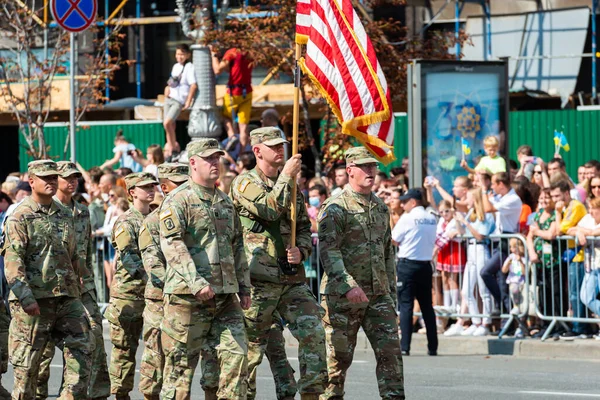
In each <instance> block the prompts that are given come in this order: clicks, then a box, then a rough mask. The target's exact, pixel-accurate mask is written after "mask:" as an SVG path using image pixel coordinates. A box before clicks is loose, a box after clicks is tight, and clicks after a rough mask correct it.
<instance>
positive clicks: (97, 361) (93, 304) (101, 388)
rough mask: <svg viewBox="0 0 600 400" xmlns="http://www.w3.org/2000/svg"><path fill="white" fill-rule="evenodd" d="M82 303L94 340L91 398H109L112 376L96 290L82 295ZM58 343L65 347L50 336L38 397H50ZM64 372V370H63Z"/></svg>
mask: <svg viewBox="0 0 600 400" xmlns="http://www.w3.org/2000/svg"><path fill="white" fill-rule="evenodd" d="M81 303H82V304H83V307H84V308H85V311H86V313H87V316H88V318H89V319H90V324H91V327H92V329H91V334H92V335H93V337H94V340H93V341H92V342H91V346H92V349H91V350H92V369H91V371H90V384H89V388H88V395H89V397H90V398H92V399H93V398H98V397H102V398H107V397H109V396H110V378H109V377H108V366H107V364H106V351H105V350H104V338H103V336H102V314H101V313H100V309H99V308H98V302H97V297H96V291H95V290H93V291H91V292H86V293H84V294H83V295H82V296H81ZM56 345H58V346H59V347H60V349H61V350H62V349H63V343H56V342H55V341H54V339H52V338H50V340H48V344H46V348H45V349H44V352H43V354H42V361H41V362H40V370H39V373H38V384H37V391H36V392H37V393H36V398H37V399H46V398H47V397H48V379H50V364H51V363H52V359H53V358H54V352H55V349H56ZM63 373H64V371H63Z"/></svg>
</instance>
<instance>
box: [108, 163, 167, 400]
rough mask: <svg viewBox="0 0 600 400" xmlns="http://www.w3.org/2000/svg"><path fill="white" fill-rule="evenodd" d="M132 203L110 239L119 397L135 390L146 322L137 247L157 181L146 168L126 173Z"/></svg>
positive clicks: (113, 379)
mask: <svg viewBox="0 0 600 400" xmlns="http://www.w3.org/2000/svg"><path fill="white" fill-rule="evenodd" d="M125 184H126V186H127V193H128V195H129V197H130V200H131V199H133V207H131V208H130V209H129V210H127V211H126V212H125V213H124V214H123V215H121V216H120V217H119V218H118V219H117V221H116V222H115V226H114V227H113V231H112V236H111V241H112V243H113V246H114V247H115V249H116V251H117V254H116V260H117V269H116V272H115V277H114V279H113V282H112V285H111V288H110V304H109V305H108V308H107V309H106V312H105V313H104V316H105V317H106V319H107V320H108V322H109V323H110V340H111V342H112V344H113V349H112V354H111V358H110V369H109V373H110V391H111V393H112V394H114V395H116V398H117V400H118V399H128V398H129V392H131V391H132V390H133V377H134V375H135V353H136V351H137V348H138V344H139V339H140V335H141V333H142V328H143V325H144V320H143V317H142V314H143V312H144V290H145V289H146V280H147V278H146V271H145V270H144V265H143V264H142V256H141V254H140V250H139V247H138V235H139V232H140V228H141V227H142V222H143V220H144V218H145V217H146V215H148V214H149V213H150V203H151V202H152V200H154V189H155V186H156V185H157V184H158V182H157V181H156V178H155V177H154V175H152V174H150V173H147V172H139V173H136V174H129V175H127V176H126V177H125Z"/></svg>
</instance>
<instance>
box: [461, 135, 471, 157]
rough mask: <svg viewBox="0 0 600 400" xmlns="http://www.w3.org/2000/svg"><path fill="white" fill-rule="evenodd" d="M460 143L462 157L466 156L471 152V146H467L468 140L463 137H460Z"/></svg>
mask: <svg viewBox="0 0 600 400" xmlns="http://www.w3.org/2000/svg"><path fill="white" fill-rule="evenodd" d="M460 141H461V145H462V152H463V158H464V156H468V155H469V154H471V146H469V142H468V141H467V139H465V138H460Z"/></svg>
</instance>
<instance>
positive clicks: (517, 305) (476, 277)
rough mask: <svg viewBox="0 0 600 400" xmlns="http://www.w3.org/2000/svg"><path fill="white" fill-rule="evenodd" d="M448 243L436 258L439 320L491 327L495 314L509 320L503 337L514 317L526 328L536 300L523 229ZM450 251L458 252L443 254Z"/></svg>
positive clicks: (435, 298)
mask: <svg viewBox="0 0 600 400" xmlns="http://www.w3.org/2000/svg"><path fill="white" fill-rule="evenodd" d="M444 249H446V250H439V251H438V252H437V253H436V254H435V255H434V257H433V261H432V268H433V270H434V274H433V282H432V285H433V289H432V298H433V306H434V307H433V308H434V310H435V312H436V315H437V317H438V319H439V320H442V321H443V320H444V319H458V318H460V319H463V320H465V319H471V320H472V322H473V323H475V324H476V325H480V324H481V323H483V325H485V326H488V327H489V325H490V324H491V322H492V320H493V319H499V318H501V319H504V320H506V322H505V323H504V325H503V326H502V328H501V330H500V333H499V335H498V337H499V338H502V336H503V335H505V333H506V331H507V330H509V329H510V328H511V326H512V325H513V322H517V325H518V326H519V327H520V328H522V329H525V325H524V324H525V318H526V316H527V315H528V314H530V313H532V312H534V310H535V306H534V305H533V304H531V303H532V300H533V296H532V295H531V290H530V288H531V275H530V268H529V263H528V262H527V260H528V259H529V254H528V251H527V242H526V239H525V237H524V236H523V235H519V234H501V235H490V236H488V237H486V238H485V239H484V240H477V239H475V238H473V237H467V236H456V237H455V238H453V239H451V240H450V241H449V242H448V244H447V245H446V247H445V248H444ZM448 249H449V250H448ZM444 251H446V252H448V251H450V252H451V254H452V255H451V256H449V255H448V254H441V255H440V253H442V252H444ZM511 254H514V255H511ZM516 254H519V256H518V257H516ZM438 255H439V257H438ZM509 256H510V258H509ZM507 259H508V261H507ZM513 259H514V261H515V262H513ZM448 260H450V261H451V262H448ZM519 260H520V261H519ZM503 267H506V272H503V271H502V270H503ZM415 315H419V316H420V313H415ZM442 328H443V327H442Z"/></svg>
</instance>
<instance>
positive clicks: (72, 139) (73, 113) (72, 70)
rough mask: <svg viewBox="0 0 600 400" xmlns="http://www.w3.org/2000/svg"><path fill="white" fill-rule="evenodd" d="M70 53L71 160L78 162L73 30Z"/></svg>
mask: <svg viewBox="0 0 600 400" xmlns="http://www.w3.org/2000/svg"><path fill="white" fill-rule="evenodd" d="M69 36H70V42H71V45H70V47H71V48H70V53H71V68H70V70H71V74H70V75H71V76H70V77H69V86H70V88H71V109H70V110H69V140H70V143H71V162H76V160H77V158H76V154H75V34H74V33H73V32H71V33H70V34H69Z"/></svg>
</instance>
